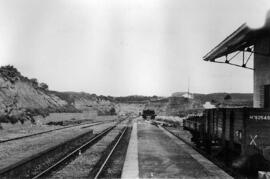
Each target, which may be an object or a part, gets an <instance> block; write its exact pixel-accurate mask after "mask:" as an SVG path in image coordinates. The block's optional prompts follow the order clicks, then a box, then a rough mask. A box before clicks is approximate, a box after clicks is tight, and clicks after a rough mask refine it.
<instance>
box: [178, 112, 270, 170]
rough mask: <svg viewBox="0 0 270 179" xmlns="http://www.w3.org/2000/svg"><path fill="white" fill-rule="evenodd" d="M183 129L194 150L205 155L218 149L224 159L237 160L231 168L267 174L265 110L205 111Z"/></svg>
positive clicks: (269, 148) (269, 135)
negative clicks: (201, 150)
mask: <svg viewBox="0 0 270 179" xmlns="http://www.w3.org/2000/svg"><path fill="white" fill-rule="evenodd" d="M183 126H184V129H186V130H189V131H190V132H191V133H192V135H193V137H192V141H193V142H194V143H195V144H196V145H197V146H198V147H202V148H204V149H205V150H206V151H207V152H209V153H211V152H213V148H215V149H218V150H219V153H222V154H223V155H225V156H224V157H225V158H231V157H238V160H235V161H234V163H233V166H234V167H236V168H240V169H241V168H245V170H247V169H248V170H249V171H250V172H254V170H256V171H257V170H270V165H269V161H270V110H269V109H262V108H216V109H207V110H205V111H204V113H203V116H197V117H196V116H193V117H190V118H188V119H186V120H184V122H183ZM254 160H255V161H254ZM254 165H256V166H254Z"/></svg>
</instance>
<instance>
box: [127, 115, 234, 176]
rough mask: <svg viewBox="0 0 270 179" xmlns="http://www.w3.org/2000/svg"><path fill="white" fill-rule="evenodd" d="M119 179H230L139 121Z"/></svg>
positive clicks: (162, 132) (176, 141) (179, 143)
mask: <svg viewBox="0 0 270 179" xmlns="http://www.w3.org/2000/svg"><path fill="white" fill-rule="evenodd" d="M130 156H131V157H130ZM122 178H226V179H227V178H232V177H231V176H230V175H228V174H227V173H225V172H224V171H223V170H222V169H220V168H219V167H217V166H216V165H215V164H213V163H212V162H211V161H209V160H207V159H206V158H205V157H203V156H202V155H200V154H199V153H198V152H197V151H195V150H194V149H192V148H191V147H189V146H188V145H186V144H185V143H183V142H182V141H180V140H179V139H177V138H176V137H175V136H173V135H172V134H170V133H169V132H167V131H166V130H164V129H163V128H159V127H156V126H154V125H152V124H150V123H148V122H146V121H143V120H140V119H138V120H137V121H136V122H135V123H134V126H133V131H132V135H131V139H130V144H129V147H128V151H127V158H126V161H125V165H124V168H123V171H122Z"/></svg>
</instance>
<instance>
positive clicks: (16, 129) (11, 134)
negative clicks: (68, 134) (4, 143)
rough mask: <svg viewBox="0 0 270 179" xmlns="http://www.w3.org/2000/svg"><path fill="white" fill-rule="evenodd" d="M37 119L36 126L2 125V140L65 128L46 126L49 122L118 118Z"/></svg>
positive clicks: (65, 116) (76, 115)
mask: <svg viewBox="0 0 270 179" xmlns="http://www.w3.org/2000/svg"><path fill="white" fill-rule="evenodd" d="M35 118H36V124H32V123H31V122H30V121H27V122H25V123H24V124H20V123H17V124H2V126H3V128H4V129H3V130H0V140H6V139H11V138H15V137H20V136H24V135H30V134H34V133H39V132H43V131H48V130H52V129H57V128H61V127H63V126H53V125H50V126H49V125H46V123H47V122H52V121H54V122H55V121H69V120H72V118H73V119H77V120H82V119H88V120H87V121H85V122H86V123H89V122H98V121H106V120H113V119H116V118H117V116H93V115H91V114H88V113H52V114H50V115H49V116H48V117H46V118H42V117H40V116H36V117H35Z"/></svg>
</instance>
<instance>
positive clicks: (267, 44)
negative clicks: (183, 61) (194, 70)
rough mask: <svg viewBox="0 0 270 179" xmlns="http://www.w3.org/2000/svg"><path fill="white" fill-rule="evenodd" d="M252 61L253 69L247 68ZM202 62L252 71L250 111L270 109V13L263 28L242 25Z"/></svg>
mask: <svg viewBox="0 0 270 179" xmlns="http://www.w3.org/2000/svg"><path fill="white" fill-rule="evenodd" d="M237 56H240V57H241V60H240V61H239V58H235V57H237ZM221 57H223V58H221ZM251 57H253V59H254V61H253V67H249V64H250V63H249V62H250V59H251ZM203 60H205V61H210V62H215V63H225V64H229V65H235V66H239V67H243V68H247V69H251V70H254V73H253V75H254V76H253V77H254V93H253V107H254V108H270V11H269V12H268V14H267V17H266V21H265V24H264V26H263V27H262V28H259V29H252V28H250V27H248V26H247V24H243V25H241V26H240V27H239V28H238V29H236V30H235V31H234V32H233V33H232V34H231V35H229V36H228V37H227V38H225V39H224V40H223V41H222V42H221V43H219V44H218V45H217V46H216V47H215V48H213V49H212V50H211V51H210V52H209V53H207V54H206V55H205V56H204V57H203ZM237 60H238V61H237Z"/></svg>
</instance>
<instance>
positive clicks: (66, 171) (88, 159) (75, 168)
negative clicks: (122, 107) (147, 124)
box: [49, 123, 125, 178]
mask: <svg viewBox="0 0 270 179" xmlns="http://www.w3.org/2000/svg"><path fill="white" fill-rule="evenodd" d="M124 126H125V123H123V124H122V125H118V126H117V127H116V128H114V129H113V130H112V131H111V132H109V133H108V134H107V135H106V136H105V137H104V138H103V139H101V140H100V141H99V142H98V143H96V144H95V145H93V146H92V147H91V148H90V149H88V150H86V151H85V152H84V153H83V154H82V155H81V156H79V157H78V158H76V159H75V160H74V161H72V162H71V163H70V164H68V165H67V166H66V167H65V168H63V169H62V170H60V171H58V172H56V173H54V174H52V176H50V177H49V178H89V174H90V171H91V170H92V169H93V168H94V166H95V165H96V163H97V162H98V161H99V159H100V158H101V156H102V154H103V152H104V151H105V150H106V148H107V147H108V145H109V144H110V143H111V142H112V141H113V140H114V139H115V137H116V136H117V135H118V134H119V132H120V131H121V129H122V128H123V127H124Z"/></svg>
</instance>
